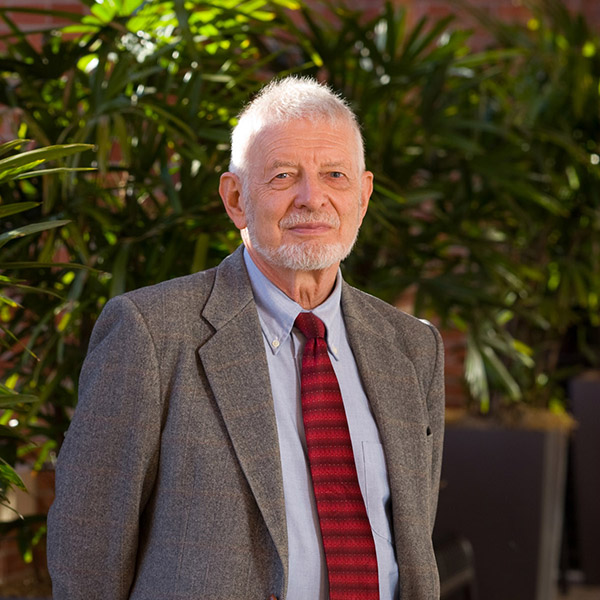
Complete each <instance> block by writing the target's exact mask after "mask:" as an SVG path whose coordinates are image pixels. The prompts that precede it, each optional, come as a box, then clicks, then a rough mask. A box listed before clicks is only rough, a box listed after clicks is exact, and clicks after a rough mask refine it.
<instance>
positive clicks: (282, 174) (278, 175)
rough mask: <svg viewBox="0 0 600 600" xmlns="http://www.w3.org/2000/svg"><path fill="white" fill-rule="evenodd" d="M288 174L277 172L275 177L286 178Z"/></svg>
mask: <svg viewBox="0 0 600 600" xmlns="http://www.w3.org/2000/svg"><path fill="white" fill-rule="evenodd" d="M289 176H290V174H289V173H277V175H275V179H287V178H288V177H289Z"/></svg>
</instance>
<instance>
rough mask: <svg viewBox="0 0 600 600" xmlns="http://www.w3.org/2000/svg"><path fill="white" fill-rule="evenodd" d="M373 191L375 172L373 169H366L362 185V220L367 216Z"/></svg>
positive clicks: (362, 177)
mask: <svg viewBox="0 0 600 600" xmlns="http://www.w3.org/2000/svg"><path fill="white" fill-rule="evenodd" d="M372 193H373V173H371V171H364V172H363V174H362V176H361V186H360V221H361V223H362V220H363V219H364V217H365V214H366V213H367V208H368V206H369V200H370V198H371V194H372Z"/></svg>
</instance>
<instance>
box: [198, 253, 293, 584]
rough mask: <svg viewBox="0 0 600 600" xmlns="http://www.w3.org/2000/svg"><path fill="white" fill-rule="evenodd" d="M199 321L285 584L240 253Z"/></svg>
mask: <svg viewBox="0 0 600 600" xmlns="http://www.w3.org/2000/svg"><path fill="white" fill-rule="evenodd" d="M203 316H204V317H205V318H206V319H207V320H208V321H209V322H210V323H211V325H212V326H213V327H214V328H215V329H216V331H215V333H214V335H213V336H212V337H211V338H210V339H209V340H208V341H207V342H206V344H204V345H203V346H202V347H201V348H199V350H198V354H199V357H200V359H201V361H202V364H203V365H204V367H205V372H206V376H207V378H208V380H209V383H210V386H211V389H212V391H213V394H214V396H215V399H216V402H217V404H218V406H219V408H220V410H221V414H222V417H223V420H224V421H225V425H226V427H227V431H228V433H229V436H230V438H231V441H232V444H233V447H234V449H235V452H236V454H237V457H238V460H239V461H240V464H241V467H242V470H243V472H244V474H245V476H246V479H247V480H248V483H249V485H250V488H251V490H252V493H253V494H254V497H255V499H256V503H257V505H258V507H259V509H260V511H261V513H262V515H263V518H264V520H265V523H266V525H267V528H268V530H269V532H270V534H271V537H272V538H273V542H274V543H275V547H276V548H277V551H278V553H279V556H280V558H281V562H282V564H283V569H284V580H285V581H287V570H288V550H287V525H286V518H285V504H284V497H283V479H282V475H281V461H280V456H279V442H278V437H277V423H276V420H275V412H274V409H273V399H272V395H271V382H270V379H269V371H268V365H267V359H266V356H265V350H264V344H263V340H262V335H261V329H260V322H259V320H258V314H257V312H256V307H255V304H254V298H253V295H252V288H251V286H250V281H249V279H248V275H247V273H246V268H245V265H244V262H243V257H242V252H241V249H240V250H238V251H237V252H235V253H234V254H233V255H232V256H230V257H229V258H227V259H226V260H225V261H224V262H223V263H221V265H220V266H219V267H218V269H217V274H216V278H215V284H214V288H213V291H212V294H211V297H210V298H209V300H208V302H207V304H206V306H205V308H204V311H203Z"/></svg>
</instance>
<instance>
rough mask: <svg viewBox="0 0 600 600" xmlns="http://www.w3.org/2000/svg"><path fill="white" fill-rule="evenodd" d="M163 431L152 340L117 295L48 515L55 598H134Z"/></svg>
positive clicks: (97, 336)
mask: <svg viewBox="0 0 600 600" xmlns="http://www.w3.org/2000/svg"><path fill="white" fill-rule="evenodd" d="M160 431H161V390H160V377H159V368H158V361H157V350H156V347H155V340H153V338H152V335H151V334H150V331H149V329H148V327H147V324H146V322H145V321H144V318H143V316H142V315H141V314H140V312H139V310H138V309H137V307H136V305H135V304H134V302H133V301H132V300H131V299H129V298H128V297H127V296H120V297H117V298H114V299H113V300H111V301H110V302H109V303H108V304H107V305H106V307H105V308H104V310H103V312H102V314H101V316H100V318H99V319H98V322H97V324H96V326H95V328H94V331H93V334H92V338H91V340H90V347H89V351H88V355H87V357H86V360H85V362H84V365H83V369H82V372H81V377H80V384H79V401H78V405H77V408H76V410H75V414H74V416H73V420H72V423H71V426H70V428H69V430H68V432H67V435H66V438H65V442H64V444H63V447H62V449H61V451H60V455H59V458H58V464H57V470H56V499H55V501H54V504H53V506H52V507H51V510H50V513H49V516H48V567H49V570H50V574H51V577H52V583H53V597H54V600H96V599H97V600H106V599H108V598H110V599H111V600H121V599H123V600H125V599H126V598H128V597H129V591H130V587H131V583H132V580H133V577H134V572H135V564H136V553H137V544H138V529H139V519H140V515H141V512H142V511H143V509H144V505H145V503H146V502H147V500H148V497H149V495H150V492H151V490H152V487H153V482H154V479H155V476H156V471H157V465H158V454H159V442H160Z"/></svg>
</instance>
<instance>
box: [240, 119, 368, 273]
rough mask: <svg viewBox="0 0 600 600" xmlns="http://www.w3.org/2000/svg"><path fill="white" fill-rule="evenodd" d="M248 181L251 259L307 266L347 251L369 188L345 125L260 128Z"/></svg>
mask: <svg viewBox="0 0 600 600" xmlns="http://www.w3.org/2000/svg"><path fill="white" fill-rule="evenodd" d="M247 178H248V179H247V181H246V182H245V186H244V191H243V194H242V195H243V201H242V204H243V206H244V211H245V219H246V222H245V225H246V227H247V234H248V235H247V237H248V238H249V240H250V244H249V250H250V252H251V254H252V255H253V258H255V259H258V261H259V262H261V261H262V260H265V261H266V262H267V263H269V266H270V267H275V268H282V269H290V270H293V271H312V270H319V269H326V268H328V267H331V266H333V265H335V266H336V267H337V265H338V264H339V262H340V261H341V260H343V259H344V258H345V257H346V256H347V255H348V253H349V252H350V250H351V249H352V246H353V244H354V241H355V240H356V236H357V234H358V229H359V227H360V224H361V223H362V219H363V217H364V215H365V212H366V210H367V204H368V201H369V197H370V195H371V191H372V174H371V173H369V172H361V170H360V166H359V148H358V145H357V139H356V137H355V134H354V131H353V129H352V128H351V126H350V125H349V124H348V123H345V122H341V121H340V122H337V123H334V124H332V123H329V122H327V121H324V120H316V121H310V120H307V119H300V120H294V121H290V122H289V123H284V124H279V125H274V126H272V127H268V128H266V129H264V130H263V131H261V132H260V133H259V134H258V136H257V137H256V139H255V140H254V141H253V143H252V145H251V147H250V149H249V159H248V174H247ZM257 255H258V256H257Z"/></svg>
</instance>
